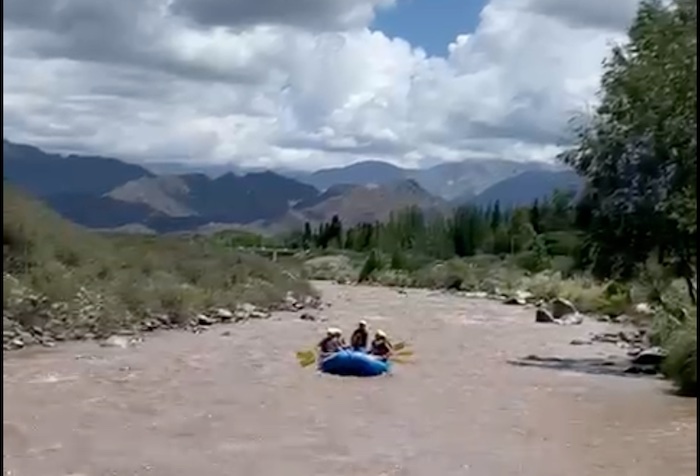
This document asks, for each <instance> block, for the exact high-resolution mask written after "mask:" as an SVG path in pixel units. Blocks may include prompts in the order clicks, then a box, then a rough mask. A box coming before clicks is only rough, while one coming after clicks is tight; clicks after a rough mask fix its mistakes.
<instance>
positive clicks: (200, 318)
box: [194, 314, 216, 326]
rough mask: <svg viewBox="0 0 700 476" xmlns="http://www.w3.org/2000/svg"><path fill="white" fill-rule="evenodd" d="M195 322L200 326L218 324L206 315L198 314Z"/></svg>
mask: <svg viewBox="0 0 700 476" xmlns="http://www.w3.org/2000/svg"><path fill="white" fill-rule="evenodd" d="M194 321H195V323H196V324H197V325H200V326H211V325H212V324H216V319H214V318H213V317H209V316H207V315H204V314H197V317H196V318H195V319H194Z"/></svg>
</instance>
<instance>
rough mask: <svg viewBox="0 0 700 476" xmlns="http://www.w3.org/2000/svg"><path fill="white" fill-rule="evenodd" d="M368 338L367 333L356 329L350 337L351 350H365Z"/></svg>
mask: <svg viewBox="0 0 700 476" xmlns="http://www.w3.org/2000/svg"><path fill="white" fill-rule="evenodd" d="M368 338H369V334H368V333H367V330H365V329H362V328H357V329H355V332H353V333H352V336H350V346H351V347H352V348H353V349H366V348H367V340H368Z"/></svg>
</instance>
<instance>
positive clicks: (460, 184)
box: [408, 159, 552, 201]
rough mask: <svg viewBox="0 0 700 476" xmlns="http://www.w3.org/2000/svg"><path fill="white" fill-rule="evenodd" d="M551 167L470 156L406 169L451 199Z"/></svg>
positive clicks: (433, 191)
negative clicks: (412, 169)
mask: <svg viewBox="0 0 700 476" xmlns="http://www.w3.org/2000/svg"><path fill="white" fill-rule="evenodd" d="M551 169H552V166H551V165H549V164H546V163H543V162H515V161H511V160H502V159H469V160H463V161H459V162H446V163H443V164H438V165H435V166H434V167H430V168H429V169H425V170H417V171H408V176H409V177H411V178H413V179H415V180H416V181H417V182H418V183H419V184H420V185H421V186H422V187H423V188H424V189H425V190H427V191H428V192H430V193H432V194H433V195H437V196H439V197H442V198H444V199H445V200H448V201H452V200H455V199H456V198H458V197H462V198H466V197H474V196H476V195H478V194H480V193H481V192H483V191H484V190H486V189H487V188H489V187H491V186H492V185H494V184H496V183H498V182H501V181H502V180H505V179H508V178H510V177H515V176H516V175H519V174H521V173H523V172H526V171H530V170H533V171H536V170H551Z"/></svg>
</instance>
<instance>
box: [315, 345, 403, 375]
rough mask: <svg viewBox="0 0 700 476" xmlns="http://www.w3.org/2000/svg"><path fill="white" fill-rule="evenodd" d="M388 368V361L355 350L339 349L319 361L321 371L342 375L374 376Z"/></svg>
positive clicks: (389, 364)
mask: <svg viewBox="0 0 700 476" xmlns="http://www.w3.org/2000/svg"><path fill="white" fill-rule="evenodd" d="M390 368H391V363H390V362H387V361H384V360H381V359H379V358H377V357H375V356H373V355H369V354H367V353H365V352H360V351H356V350H341V351H340V352H336V353H335V354H333V355H331V356H328V357H326V358H325V359H323V360H321V362H320V363H319V370H321V372H325V373H327V374H333V375H341V376H344V377H375V376H377V375H382V374H384V373H386V372H388V371H389V369H390Z"/></svg>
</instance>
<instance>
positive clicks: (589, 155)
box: [562, 0, 697, 302]
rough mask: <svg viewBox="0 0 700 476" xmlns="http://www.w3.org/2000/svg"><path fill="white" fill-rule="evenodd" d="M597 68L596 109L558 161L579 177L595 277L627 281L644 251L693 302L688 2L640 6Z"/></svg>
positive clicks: (693, 145) (693, 27) (693, 18)
mask: <svg viewBox="0 0 700 476" xmlns="http://www.w3.org/2000/svg"><path fill="white" fill-rule="evenodd" d="M629 37H630V42H629V43H628V44H626V45H625V46H621V47H617V48H615V49H614V51H613V54H612V55H611V57H610V59H609V60H608V61H607V62H606V64H605V73H604V76H603V80H602V91H601V92H602V94H601V103H600V106H599V107H598V108H597V109H596V110H595V112H594V114H593V115H592V117H591V118H590V121H589V122H588V123H587V124H584V125H583V126H582V127H580V128H579V135H578V140H577V144H576V146H575V147H574V148H572V149H571V150H569V151H568V152H566V153H565V154H564V155H563V156H562V159H563V160H564V161H565V162H566V163H567V164H569V165H571V166H573V167H574V168H575V169H576V170H577V171H578V172H579V173H580V174H581V175H582V176H583V177H585V178H586V179H587V188H586V197H585V198H586V203H587V205H588V207H589V212H590V216H589V217H588V218H589V224H590V227H589V228H588V236H587V238H588V244H589V249H590V252H591V260H592V263H593V265H594V269H595V270H596V271H597V272H598V273H599V274H607V275H613V276H616V277H622V278H626V277H631V276H632V275H634V273H635V272H636V271H637V269H638V267H639V265H640V263H643V262H645V261H646V260H647V259H648V258H649V257H650V256H651V255H652V254H653V253H655V252H657V253H659V257H660V260H661V261H662V262H663V263H664V264H667V265H669V266H671V267H672V268H673V269H675V270H676V272H677V273H678V274H679V275H680V276H682V277H683V278H684V279H685V280H686V282H687V285H688V293H689V295H690V297H691V299H692V300H693V301H694V302H696V295H695V293H696V291H695V289H696V285H695V282H694V281H695V275H696V271H695V269H696V256H697V248H696V244H697V162H696V161H697V115H696V114H697V112H696V107H697V3H696V1H695V0H675V1H673V2H671V3H670V5H667V4H664V3H662V2H661V1H651V2H645V3H643V4H642V5H641V7H640V9H639V12H638V14H637V16H636V19H635V21H634V23H633V25H632V27H631V28H630V31H629Z"/></svg>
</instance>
